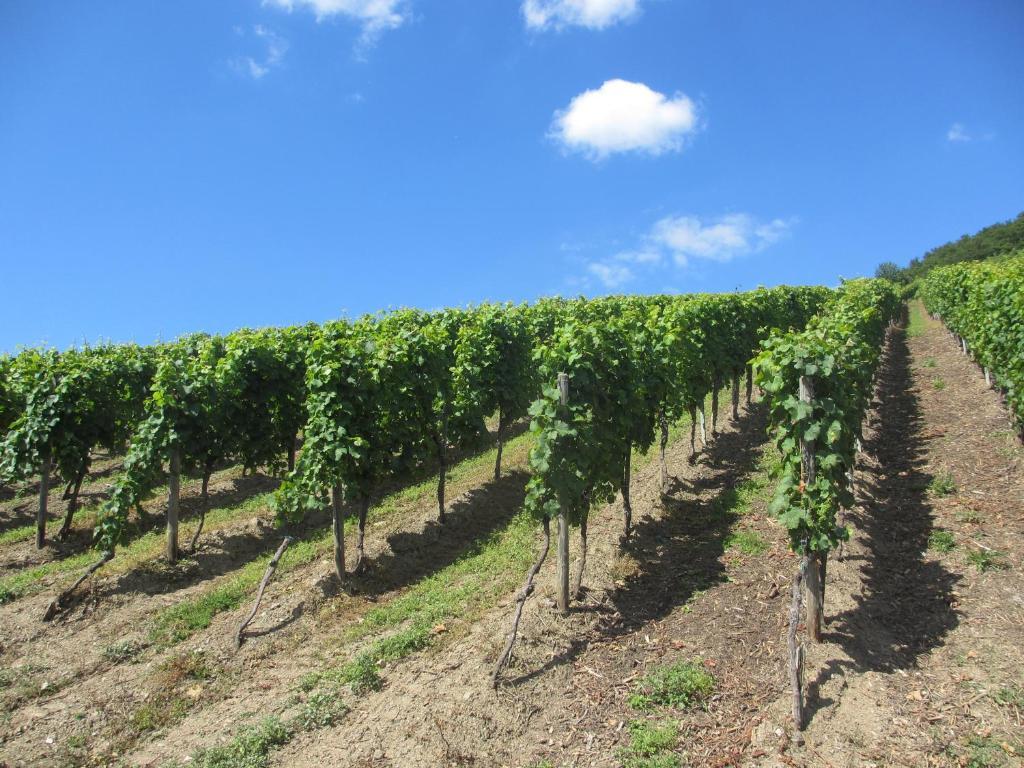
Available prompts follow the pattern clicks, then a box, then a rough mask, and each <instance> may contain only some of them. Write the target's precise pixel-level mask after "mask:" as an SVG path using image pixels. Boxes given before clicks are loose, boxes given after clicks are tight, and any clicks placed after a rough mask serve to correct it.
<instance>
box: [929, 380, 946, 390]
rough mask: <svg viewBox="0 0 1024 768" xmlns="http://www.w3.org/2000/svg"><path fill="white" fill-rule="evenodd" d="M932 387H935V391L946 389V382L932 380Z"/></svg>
mask: <svg viewBox="0 0 1024 768" xmlns="http://www.w3.org/2000/svg"><path fill="white" fill-rule="evenodd" d="M932 387H934V388H935V389H945V388H946V382H945V381H943V380H942V379H932Z"/></svg>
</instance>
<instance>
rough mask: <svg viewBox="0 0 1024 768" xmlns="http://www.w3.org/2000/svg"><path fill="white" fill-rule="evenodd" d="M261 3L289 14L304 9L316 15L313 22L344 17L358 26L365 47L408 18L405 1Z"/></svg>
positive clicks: (267, 0)
mask: <svg viewBox="0 0 1024 768" xmlns="http://www.w3.org/2000/svg"><path fill="white" fill-rule="evenodd" d="M263 4H264V5H276V6H277V7H279V8H284V9H285V10H287V11H289V12H291V11H293V10H294V9H295V8H306V9H308V10H311V11H312V12H313V13H314V14H315V15H316V20H317V21H323V20H324V19H326V18H330V17H332V16H345V17H347V18H349V19H352V20H354V21H357V22H358V23H359V24H360V25H361V26H362V28H363V42H364V43H366V44H370V43H373V42H374V41H375V40H376V39H377V37H378V36H379V35H380V34H381V33H382V32H385V31H387V30H389V29H396V28H398V27H400V26H402V24H404V23H405V22H406V20H407V19H408V16H407V14H406V13H405V10H404V7H405V0H263Z"/></svg>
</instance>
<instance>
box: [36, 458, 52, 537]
mask: <svg viewBox="0 0 1024 768" xmlns="http://www.w3.org/2000/svg"><path fill="white" fill-rule="evenodd" d="M49 500H50V449H49V448H47V449H46V452H45V453H43V466H42V468H40V470H39V509H38V510H36V549H42V548H43V547H45V546H46V504H47V502H48V501H49Z"/></svg>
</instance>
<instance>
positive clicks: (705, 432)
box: [697, 401, 708, 449]
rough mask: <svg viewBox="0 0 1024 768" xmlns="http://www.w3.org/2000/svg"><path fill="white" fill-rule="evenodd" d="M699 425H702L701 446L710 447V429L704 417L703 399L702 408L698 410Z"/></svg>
mask: <svg viewBox="0 0 1024 768" xmlns="http://www.w3.org/2000/svg"><path fill="white" fill-rule="evenodd" d="M697 425H698V426H699V427H700V444H701V448H702V449H703V448H707V447H708V430H707V422H706V420H705V417H704V402H703V401H701V404H700V410H699V411H697Z"/></svg>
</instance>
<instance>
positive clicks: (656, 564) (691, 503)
mask: <svg viewBox="0 0 1024 768" xmlns="http://www.w3.org/2000/svg"><path fill="white" fill-rule="evenodd" d="M736 426H737V429H735V430H733V431H729V432H724V433H720V434H719V435H718V437H716V438H715V439H714V440H713V441H712V442H711V444H710V445H709V446H708V447H707V448H706V449H705V450H704V451H703V452H702V453H701V454H699V455H698V457H697V462H698V463H700V464H703V465H704V466H706V467H707V468H708V469H709V470H710V474H708V475H706V476H702V477H700V478H698V479H697V480H696V481H694V482H684V481H680V480H678V479H673V480H672V482H671V484H670V487H669V489H668V492H667V493H666V494H665V495H663V496H662V504H663V505H664V507H665V509H666V512H665V514H663V515H661V516H659V517H647V518H645V519H643V520H641V521H640V522H639V523H638V524H637V525H636V526H635V528H634V530H633V537H632V539H631V540H630V542H629V543H628V544H627V545H626V552H627V553H628V554H629V555H631V556H632V557H633V558H634V559H635V561H636V563H637V568H636V572H635V573H634V574H633V575H632V576H631V577H629V578H627V579H626V581H625V584H624V585H623V586H621V587H619V588H618V589H616V590H614V591H613V592H611V593H610V594H609V595H608V599H607V600H606V601H604V602H602V603H600V604H598V605H594V604H593V603H583V604H580V603H577V604H576V606H575V607H574V609H573V610H575V611H596V612H598V613H600V614H601V621H600V622H599V625H598V630H597V632H596V633H589V634H588V635H585V636H580V637H577V638H575V639H573V640H572V641H571V643H570V645H569V647H568V648H566V650H564V651H563V652H562V653H559V654H557V655H556V656H554V657H553V658H552V659H551V660H550V661H548V662H547V663H546V664H544V665H543V666H542V667H540V668H537V669H534V670H531V671H529V672H527V673H526V674H524V675H522V676H520V677H517V678H512V679H511V680H510V681H509V684H510V685H520V684H522V683H525V682H527V681H529V680H532V679H534V678H536V677H539V676H541V675H543V674H545V673H546V672H548V671H549V670H551V669H554V668H556V667H559V666H561V665H563V664H566V663H567V662H571V661H573V660H575V659H576V658H577V657H578V656H579V655H580V654H581V653H582V652H583V651H584V650H586V648H587V647H588V646H589V645H590V644H591V643H593V642H595V641H600V640H608V639H614V638H617V637H621V636H624V635H628V634H630V633H632V632H635V631H637V630H638V629H640V628H642V627H643V626H644V625H645V624H647V623H648V622H650V621H653V620H655V619H659V618H662V617H664V616H666V615H667V614H669V613H670V612H671V611H673V610H674V609H675V608H678V607H679V606H682V605H684V604H685V603H686V602H687V601H689V599H690V598H691V597H692V596H693V595H694V594H695V593H697V592H700V591H702V590H705V589H708V588H709V587H711V586H712V585H714V584H716V583H718V582H720V581H722V580H723V579H724V575H725V565H724V564H723V563H722V555H723V554H724V553H725V551H726V549H727V541H728V537H729V534H730V532H731V530H732V526H733V523H734V522H735V521H736V520H737V519H738V515H737V513H736V512H735V511H734V509H735V506H736V502H737V500H738V493H737V491H736V486H737V485H738V484H739V483H740V482H741V481H742V480H743V479H744V477H746V476H747V475H748V474H749V473H750V472H751V471H752V470H753V469H754V467H755V466H756V465H757V461H758V457H759V454H760V448H761V446H762V445H763V444H764V442H765V438H764V435H765V410H764V408H763V407H762V406H760V405H754V406H753V407H752V408H751V409H750V410H748V411H746V412H745V413H743V415H741V417H740V419H739V421H738V422H737V424H736ZM713 489H717V492H714V491H713Z"/></svg>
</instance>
